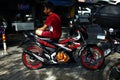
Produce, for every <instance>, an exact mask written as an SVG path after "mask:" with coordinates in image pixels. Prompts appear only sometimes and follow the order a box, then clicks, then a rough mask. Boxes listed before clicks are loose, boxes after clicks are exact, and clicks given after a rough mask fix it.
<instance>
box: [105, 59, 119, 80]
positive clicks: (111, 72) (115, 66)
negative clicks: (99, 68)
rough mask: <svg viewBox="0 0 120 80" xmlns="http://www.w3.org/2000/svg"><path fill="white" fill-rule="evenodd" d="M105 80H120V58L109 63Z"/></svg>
mask: <svg viewBox="0 0 120 80" xmlns="http://www.w3.org/2000/svg"><path fill="white" fill-rule="evenodd" d="M103 80H120V58H117V59H114V60H112V61H111V62H109V63H108V64H107V65H106V67H105V68H104V70H103Z"/></svg>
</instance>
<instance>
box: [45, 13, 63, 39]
mask: <svg viewBox="0 0 120 80" xmlns="http://www.w3.org/2000/svg"><path fill="white" fill-rule="evenodd" d="M45 24H46V25H47V26H48V27H51V36H50V38H51V39H59V38H60V37H61V33H62V23H61V19H60V17H59V16H58V15H57V14H55V13H52V14H50V15H49V16H48V17H47V19H46V21H45Z"/></svg>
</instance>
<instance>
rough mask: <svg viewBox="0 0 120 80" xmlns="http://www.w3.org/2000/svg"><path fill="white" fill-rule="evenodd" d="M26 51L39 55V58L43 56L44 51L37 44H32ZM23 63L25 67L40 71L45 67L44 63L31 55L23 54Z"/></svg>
mask: <svg viewBox="0 0 120 80" xmlns="http://www.w3.org/2000/svg"><path fill="white" fill-rule="evenodd" d="M26 50H29V51H31V52H32V53H34V54H37V55H38V56H42V55H43V51H42V49H41V48H40V47H38V46H37V45H35V44H32V45H30V46H28V47H27V48H26ZM22 61H23V63H24V65H25V66H26V67H27V68H29V69H39V68H42V67H43V62H41V61H39V60H37V59H35V58H34V57H31V56H30V55H28V54H26V53H25V52H23V54H22Z"/></svg>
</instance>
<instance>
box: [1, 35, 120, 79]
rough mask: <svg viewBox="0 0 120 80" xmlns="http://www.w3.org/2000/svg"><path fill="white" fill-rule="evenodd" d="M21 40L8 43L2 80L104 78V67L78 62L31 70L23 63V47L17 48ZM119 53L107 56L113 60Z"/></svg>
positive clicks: (2, 60) (2, 64)
mask: <svg viewBox="0 0 120 80" xmlns="http://www.w3.org/2000/svg"><path fill="white" fill-rule="evenodd" d="M63 35H65V34H63ZM21 39H22V37H21ZM19 42H20V40H18V41H15V42H14V40H13V42H12V43H11V44H8V48H7V52H8V54H7V55H5V56H1V57H0V80H102V75H101V74H102V70H103V69H100V70H95V71H93V70H87V69H85V68H84V67H82V66H81V64H77V63H71V64H67V65H66V64H64V65H63V64H60V65H46V67H44V68H42V69H37V70H29V69H27V68H26V67H25V66H24V65H23V63H22V57H21V55H22V50H23V47H20V48H17V47H18V44H19ZM13 43H15V44H13ZM1 52H2V50H0V53H1ZM118 55H119V54H117V53H116V54H114V55H110V56H108V57H107V58H108V59H109V60H112V59H113V58H115V57H120V56H118Z"/></svg>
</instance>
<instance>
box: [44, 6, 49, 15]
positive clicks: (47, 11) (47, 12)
mask: <svg viewBox="0 0 120 80" xmlns="http://www.w3.org/2000/svg"><path fill="white" fill-rule="evenodd" d="M43 12H44V13H45V14H46V15H48V14H49V13H50V9H48V8H46V7H44V11H43Z"/></svg>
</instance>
